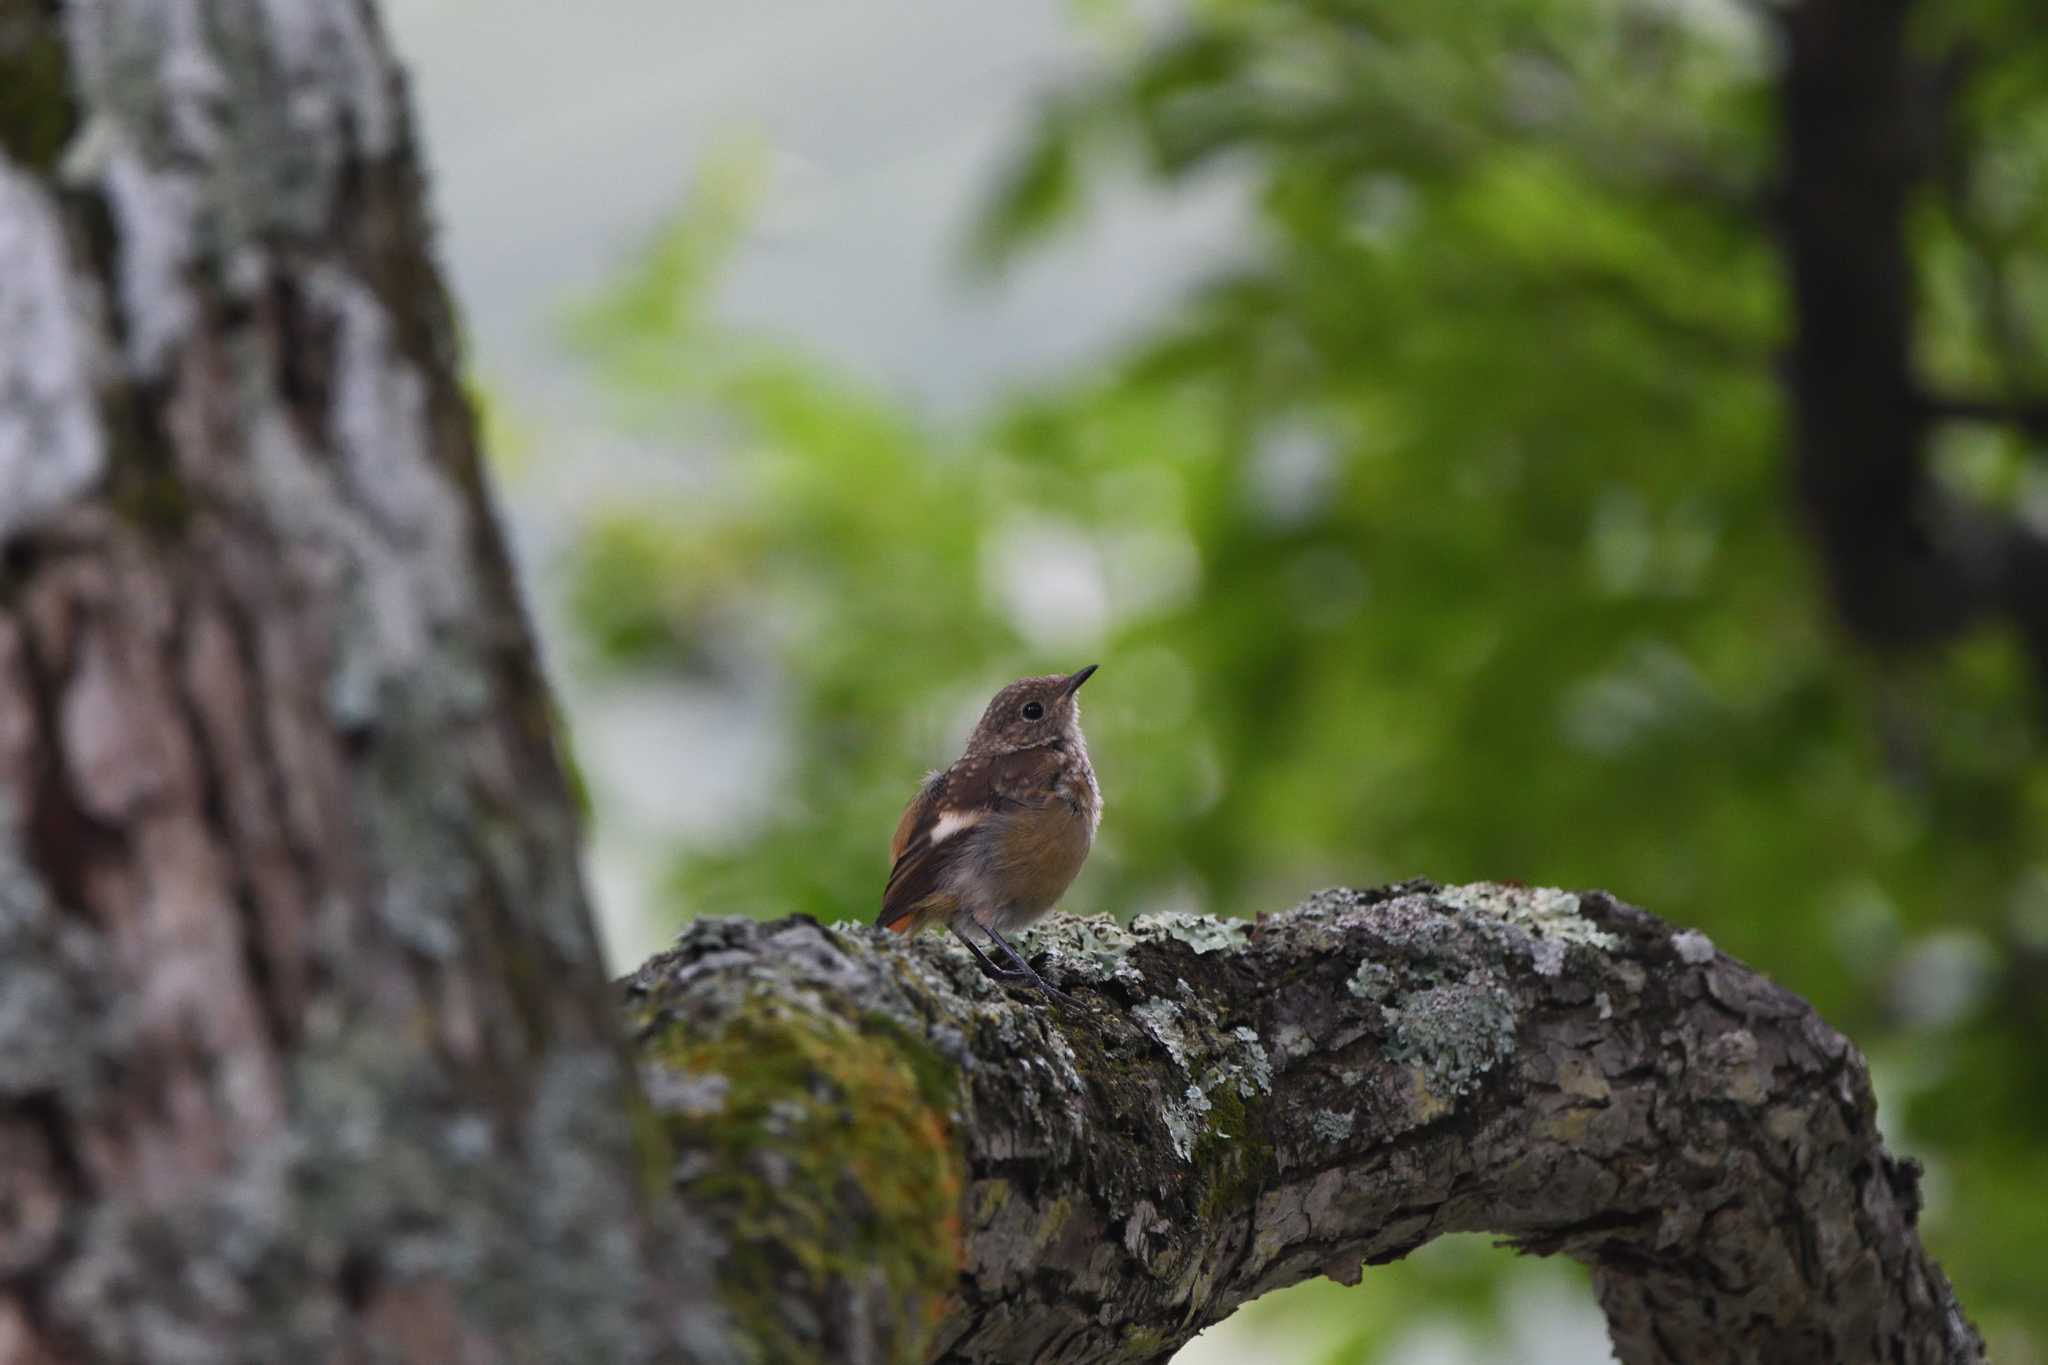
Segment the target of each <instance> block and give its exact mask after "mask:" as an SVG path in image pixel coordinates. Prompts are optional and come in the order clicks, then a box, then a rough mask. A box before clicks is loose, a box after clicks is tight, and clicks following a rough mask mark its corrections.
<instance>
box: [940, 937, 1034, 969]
mask: <svg viewBox="0 0 2048 1365" xmlns="http://www.w3.org/2000/svg"><path fill="white" fill-rule="evenodd" d="M951 927H952V930H953V936H954V937H955V938H957V939H959V940H960V941H961V942H962V943H964V944H966V945H967V951H968V952H970V953H973V954H974V960H975V961H976V962H979V963H980V964H981V969H982V970H983V971H984V972H987V973H988V974H989V975H990V976H992V977H995V978H996V979H997V980H999V981H1021V980H1023V979H1024V977H1025V976H1027V975H1029V973H1028V972H1020V971H1018V970H1017V969H1016V968H1015V967H998V966H997V965H996V964H995V963H993V962H991V961H989V960H988V954H987V953H984V952H983V951H982V950H981V949H979V948H977V947H975V946H974V940H973V939H971V938H969V937H967V934H966V933H965V931H963V930H962V929H961V928H960V926H959V925H957V924H955V925H953V926H951Z"/></svg>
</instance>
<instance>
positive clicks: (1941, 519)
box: [1778, 0, 2048, 678]
mask: <svg viewBox="0 0 2048 1365" xmlns="http://www.w3.org/2000/svg"><path fill="white" fill-rule="evenodd" d="M1916 10H1917V6H1916V5H1915V3H1914V2H1913V0H1869V2H1866V0H1801V3H1799V4H1796V5H1790V6H1787V7H1785V9H1784V10H1783V11H1782V14H1781V22H1782V31H1783V33H1784V35H1785V39H1786V55H1787V61H1786V65H1785V68H1784V72H1783V75H1782V77H1781V104H1782V108H1783V111H1784V114H1783V141H1784V160H1783V183H1782V193H1781V195H1780V197H1779V201H1778V202H1779V212H1780V223H1781V229H1782V233H1783V238H1784V246H1785V252H1786V257H1787V261H1788V264H1789V267H1790V273H1791V281H1792V300H1793V311H1794V337H1793V342H1792V350H1791V355H1790V359H1789V364H1788V366H1787V371H1786V373H1787V388H1788V392H1789V394H1790V397H1791V400H1792V406H1793V412H1794V424H1795V442H1794V449H1793V467H1794V471H1795V474H1796V480H1797V486H1798V488H1799V492H1800V497H1801V501H1802V504H1803V506H1804V509H1805V512H1806V520H1807V524H1808V526H1809V528H1810V530H1811V531H1812V533H1813V536H1814V538H1815V540H1816V542H1817V543H1818V545H1819V548H1820V551H1821V557H1822V562H1823V564H1824V566H1825V569H1826V578H1827V582H1828V586H1829V589H1830V591H1831V593H1832V596H1833V599H1834V602H1835V605H1836V607H1837V609H1838V611H1839V613H1840V615H1841V617H1842V619H1843V621H1844V623H1845V624H1846V625H1847V626H1848V627H1849V629H1850V630H1851V631H1852V632H1853V633H1854V634H1855V635H1856V636H1857V637H1858V638H1859V639H1861V640H1862V641H1864V642H1865V643H1866V644H1869V645H1872V646H1874V647H1877V648H1879V649H1902V648H1916V647H1921V646H1925V645H1928V644H1932V643H1936V642H1939V641H1942V640H1946V639H1948V638H1950V637H1953V636H1954V635H1956V634H1958V633H1960V632H1961V631H1962V630H1963V629H1965V628H1966V627H1968V626H1970V625H1971V624H1973V623H1975V622H1977V621H1980V620H1982V619H1984V618H1986V617H2003V618H2005V619H2007V620H2008V621H2010V622H2011V623H2013V624H2014V625H2015V626H2016V627H2018V629H2019V631H2020V633H2021V635H2022V637H2023V638H2024V639H2025V640H2026V642H2027V644H2028V648H2029V650H2030V652H2031V654H2032V656H2033V659H2034V666H2035V670H2036V673H2037V674H2038V675H2039V676H2041V677H2043V678H2048V538H2044V537H2043V536H2042V535H2041V533H2040V532H2039V531H2037V530H2036V529H2034V528H2033V527H2032V526H2031V525H2029V524H2028V523H2027V522H2025V521H2024V520H2022V519H2020V518H2018V517H2016V516H2007V515H2002V514H2000V513H1997V512H1995V511H1993V510H1991V509H1988V508H1984V507H1981V506H1975V505H1971V506H1961V505H1957V501H1956V499H1955V498H1954V497H1953V496H1952V495H1950V494H1947V493H1945V492H1944V491H1942V490H1941V489H1940V488H1938V487H1937V486H1936V484H1935V482H1934V480H1933V477H1932V474H1931V471H1930V467H1929V466H1930V452H1931V447H1932V442H1931V439H1930V437H1931V426H1932V423H1933V422H1934V421H1935V420H1937V419H1941V420H1952V419H1968V420H1973V421H1996V422H2000V423H2006V424H2010V425H2012V426H2014V427H2015V428H2017V429H2019V430H2021V431H2023V432H2027V433H2030V434H2038V433H2039V432H2040V431H2041V429H2042V418H2043V415H2044V414H2043V413H2042V412H2041V411H2039V410H2038V409H2037V408H2036V407H2035V406H2033V405H2029V404H2024V403H2017V404H2005V403H1989V402H1985V401H1981V400H1974V399H1966V398H1960V397H1950V396H1947V395H1943V394H1940V393H1931V394H1930V393H1929V391H1928V387H1927V386H1926V385H1925V384H1924V383H1923V382H1922V381H1921V380H1920V378H1919V377H1918V375H1917V372H1916V366H1915V362H1914V350H1915V314H1916V307H1917V298H1918V294H1919V291H1920V287H1921V286H1920V281H1919V277H1918V272H1917V270H1916V267H1915V263H1914V259H1913V255H1912V252H1911V250H1910V248H1909V244H1908V218H1909V215H1910V213H1911V210H1912V207H1913V203H1914V198H1915V195H1916V193H1917V191H1918V190H1919V189H1920V188H1921V187H1922V185H1923V184H1926V183H1929V182H1930V180H1931V177H1932V175H1933V173H1934V170H1935V167H1936V165H1937V157H1936V155H1935V153H1936V148H1937V146H1939V145H1940V144H1941V143H1942V142H1943V141H1944V139H1942V138H1941V136H1940V134H1941V131H1942V130H1943V129H1945V128H1947V127H1948V126H1949V123H1950V119H1949V116H1948V105H1949V104H1950V102H1951V101H1952V100H1953V99H1954V97H1955V94H1956V91H1957V89H1958V87H1959V85H1960V84H1961V82H1962V81H1963V80H1964V79H1965V78H1966V74H1967V72H1968V70H1969V67H1970V62H1969V60H1968V59H1967V56H1966V55H1965V54H1964V52H1963V51H1962V50H1961V49H1957V50H1955V51H1952V52H1951V54H1950V56H1949V57H1948V58H1947V59H1946V60H1943V61H1940V62H1936V63H1931V64H1930V63H1928V62H1925V61H1923V60H1921V59H1919V58H1917V57H1916V56H1915V55H1914V52H1913V48H1912V43H1911V36H1910V35H1911V21H1912V19H1913V17H1914V15H1915V13H1916ZM1947 142H1948V154H1949V160H1950V165H1949V166H1948V168H1947V171H1946V177H1947V179H1948V180H1949V181H1950V182H1951V183H1952V184H1953V183H1959V182H1960V181H1961V180H1963V179H1964V178H1965V177H1966V175H1967V170H1966V169H1965V168H1964V167H1963V166H1961V165H1959V164H1957V163H1958V162H1960V160H1961V159H1962V157H1964V156H1965V155H1967V152H1966V150H1965V149H1963V148H1962V147H1961V146H1960V145H1959V144H1958V142H1957V140H1955V139H1947ZM1950 197H1951V199H1952V200H1953V199H1955V198H1957V197H1958V195H1957V193H1953V192H1952V193H1951V196H1950ZM2000 330H2001V335H2002V336H2003V335H2005V334H2008V333H2009V332H2010V328H2009V327H2008V328H2003V329H2000ZM2008 349H2009V347H2008ZM1923 395H1925V396H1923Z"/></svg>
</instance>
